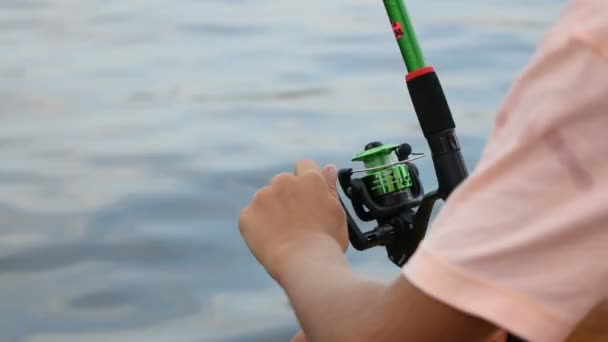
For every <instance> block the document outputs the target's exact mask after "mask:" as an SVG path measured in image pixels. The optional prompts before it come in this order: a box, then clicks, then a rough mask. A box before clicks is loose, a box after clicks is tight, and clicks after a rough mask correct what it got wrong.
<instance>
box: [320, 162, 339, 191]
mask: <svg viewBox="0 0 608 342" xmlns="http://www.w3.org/2000/svg"><path fill="white" fill-rule="evenodd" d="M323 178H325V182H326V183H327V186H328V187H329V191H330V192H331V194H332V196H334V197H335V198H336V199H337V198H338V188H337V181H338V168H337V167H336V165H333V164H329V165H326V166H325V167H324V168H323Z"/></svg>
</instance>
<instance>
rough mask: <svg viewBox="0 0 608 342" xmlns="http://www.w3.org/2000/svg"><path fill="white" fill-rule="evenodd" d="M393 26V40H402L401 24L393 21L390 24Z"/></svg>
mask: <svg viewBox="0 0 608 342" xmlns="http://www.w3.org/2000/svg"><path fill="white" fill-rule="evenodd" d="M392 25H393V32H395V38H397V39H401V38H403V35H404V33H403V26H401V23H400V22H398V21H393V22H392Z"/></svg>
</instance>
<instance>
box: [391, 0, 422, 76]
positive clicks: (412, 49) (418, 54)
mask: <svg viewBox="0 0 608 342" xmlns="http://www.w3.org/2000/svg"><path fill="white" fill-rule="evenodd" d="M383 1H384V7H385V8H386V13H387V14H388V17H389V19H390V21H391V25H392V27H393V32H395V38H396V39H397V44H399V50H401V55H402V56H403V61H404V62H405V65H406V66H407V70H408V71H409V72H412V71H416V70H418V69H422V68H424V67H425V66H426V62H425V61H424V55H423V54H422V50H421V49H420V44H418V38H417V37H416V31H415V30H414V26H413V25H412V22H411V20H410V17H409V15H408V13H407V9H406V7H405V4H404V3H403V1H402V0H383Z"/></svg>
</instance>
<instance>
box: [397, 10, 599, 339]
mask: <svg viewBox="0 0 608 342" xmlns="http://www.w3.org/2000/svg"><path fill="white" fill-rule="evenodd" d="M605 17H606V16H605V15H604V16H603V18H605ZM605 32H606V33H608V30H606V31H605ZM563 33H564V32H560V31H559V30H553V31H551V33H550V34H551V36H550V37H548V38H547V39H546V41H545V44H544V45H543V47H542V48H541V49H540V51H539V52H538V53H537V55H536V57H535V58H534V60H533V61H532V64H531V66H530V67H529V68H528V69H527V70H526V71H525V73H524V74H523V76H522V77H521V78H520V79H519V80H518V81H517V82H516V84H515V86H514V88H513V89H512V90H511V92H510V94H509V96H508V97H507V100H506V102H505V104H504V108H503V110H502V111H501V113H500V114H499V117H498V120H497V124H496V127H495V129H494V131H493V133H492V135H491V138H490V141H489V143H488V146H487V147H486V150H485V151H484V154H483V156H482V160H481V162H480V164H479V165H478V167H477V168H476V170H475V171H474V172H473V174H472V175H471V177H470V178H469V179H468V180H467V181H465V182H464V183H463V184H462V185H461V186H460V187H459V188H458V189H457V190H456V191H455V192H454V194H453V195H452V196H451V197H450V199H449V201H448V203H447V204H446V206H445V207H444V208H443V210H442V212H441V213H440V214H439V216H438V217H437V219H436V220H435V222H434V224H433V227H432V228H431V231H430V233H429V236H428V237H427V238H426V239H425V241H423V242H422V244H421V246H420V248H419V249H418V251H417V252H416V253H415V255H414V256H413V257H412V259H411V260H410V262H409V263H408V264H406V266H405V267H404V268H403V274H404V275H405V276H406V278H407V279H408V280H409V281H410V282H411V283H412V284H414V285H415V286H416V287H418V288H419V289H421V290H422V291H423V292H425V293H427V294H429V295H430V296H432V297H434V298H436V299H437V300H440V301H442V302H444V303H446V304H448V305H450V306H453V307H455V308H457V309H459V310H460V311H463V312H466V313H469V314H472V315H474V316H478V317H481V318H483V319H485V320H487V321H489V322H492V323H494V324H496V325H497V326H500V327H502V328H504V329H507V330H509V331H510V332H512V333H514V334H516V335H518V336H520V337H522V338H525V339H527V340H530V341H561V340H564V339H565V338H566V337H567V336H568V334H569V333H570V332H571V331H572V330H573V329H574V328H575V326H576V324H577V323H578V322H579V321H580V320H581V319H582V318H583V317H584V316H585V315H586V314H587V313H588V312H589V311H590V310H591V309H592V308H593V307H595V306H596V305H597V304H598V303H599V302H601V301H602V300H603V299H604V298H605V297H606V295H607V294H608V262H607V260H608V61H607V59H606V57H605V55H604V54H603V53H602V51H608V49H604V46H603V45H602V44H601V41H602V40H601V39H595V38H594V37H592V36H587V35H585V34H582V33H577V32H572V31H569V32H568V33H567V34H563ZM600 38H603V39H604V41H606V42H608V39H606V37H600ZM591 41H593V42H596V43H597V44H591V43H590V42H591Z"/></svg>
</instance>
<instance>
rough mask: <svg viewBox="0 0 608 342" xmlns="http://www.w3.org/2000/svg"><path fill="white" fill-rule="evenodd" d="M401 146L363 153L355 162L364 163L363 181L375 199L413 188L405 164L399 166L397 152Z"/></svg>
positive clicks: (375, 148)
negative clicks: (364, 174) (364, 173)
mask: <svg viewBox="0 0 608 342" xmlns="http://www.w3.org/2000/svg"><path fill="white" fill-rule="evenodd" d="M398 148H399V145H382V146H378V147H374V148H371V149H369V150H366V151H364V152H361V153H359V154H357V155H356V156H355V158H354V159H353V161H360V162H363V164H364V165H365V172H366V173H367V175H366V176H364V177H362V178H361V179H362V180H363V182H364V183H365V185H366V187H367V188H368V189H369V191H370V192H371V194H372V196H373V197H375V198H378V197H381V196H385V195H390V194H393V193H396V192H400V191H404V190H407V189H409V188H411V187H412V178H411V176H410V173H409V169H408V167H407V165H405V164H398V163H399V160H398V158H397V154H396V153H395V151H396V150H397V149H398Z"/></svg>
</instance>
